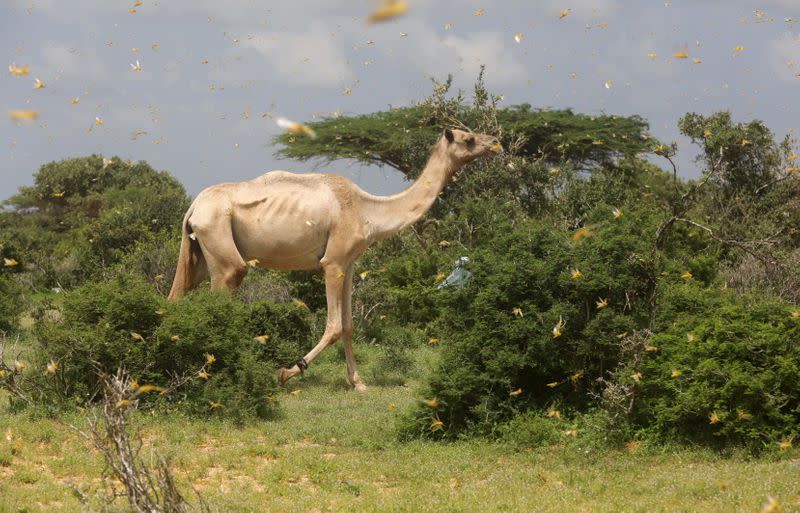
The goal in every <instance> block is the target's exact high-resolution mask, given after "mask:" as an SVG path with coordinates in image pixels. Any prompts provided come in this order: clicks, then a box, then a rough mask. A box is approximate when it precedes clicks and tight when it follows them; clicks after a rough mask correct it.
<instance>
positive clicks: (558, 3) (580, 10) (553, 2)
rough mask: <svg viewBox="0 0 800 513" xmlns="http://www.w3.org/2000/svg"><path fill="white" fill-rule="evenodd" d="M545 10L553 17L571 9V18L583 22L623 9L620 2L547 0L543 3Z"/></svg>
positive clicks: (616, 0) (613, 0) (610, 0)
mask: <svg viewBox="0 0 800 513" xmlns="http://www.w3.org/2000/svg"><path fill="white" fill-rule="evenodd" d="M543 3H544V5H545V9H546V11H547V12H548V13H552V15H553V16H558V15H559V13H561V11H563V10H564V9H567V8H569V9H571V11H570V14H569V15H570V17H575V18H579V19H581V20H590V19H592V20H594V19H597V17H598V16H608V15H611V14H614V13H615V12H616V11H618V10H620V9H622V2H621V1H620V0H547V1H545V2H543Z"/></svg>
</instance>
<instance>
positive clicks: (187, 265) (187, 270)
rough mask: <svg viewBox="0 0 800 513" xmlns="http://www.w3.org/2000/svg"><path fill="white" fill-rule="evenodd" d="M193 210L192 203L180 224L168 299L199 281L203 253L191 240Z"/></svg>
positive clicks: (177, 297) (195, 242)
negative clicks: (179, 245) (178, 246)
mask: <svg viewBox="0 0 800 513" xmlns="http://www.w3.org/2000/svg"><path fill="white" fill-rule="evenodd" d="M193 211H194V204H192V206H191V207H189V210H188V211H187V212H186V215H185V216H184V217H183V224H182V225H181V249H180V250H179V251H178V266H177V268H176V269H175V278H174V279H173V280H172V289H170V291H169V299H170V300H173V301H174V300H177V299H179V298H180V297H181V296H182V295H183V294H184V292H187V291H189V290H191V289H193V288H194V287H195V285H196V284H197V282H198V281H200V278H201V274H202V270H201V269H199V267H200V266H202V265H204V264H205V261H204V258H203V253H202V252H201V251H200V244H198V243H197V241H196V240H193V239H192V237H190V235H191V226H190V225H189V218H190V217H191V215H192V212H193Z"/></svg>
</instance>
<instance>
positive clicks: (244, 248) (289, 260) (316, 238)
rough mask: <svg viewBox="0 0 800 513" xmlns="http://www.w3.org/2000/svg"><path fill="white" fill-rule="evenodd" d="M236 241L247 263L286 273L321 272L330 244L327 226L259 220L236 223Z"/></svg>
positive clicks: (293, 220)
mask: <svg viewBox="0 0 800 513" xmlns="http://www.w3.org/2000/svg"><path fill="white" fill-rule="evenodd" d="M233 238H234V241H235V243H236V247H237V249H238V250H239V254H240V255H242V258H244V260H245V261H249V260H253V259H257V260H258V264H257V265H258V266H259V267H267V268H270V269H283V270H292V269H296V270H310V269H318V268H319V261H320V259H321V258H322V256H323V255H324V254H325V247H326V246H327V243H328V230H327V227H323V226H320V224H319V223H318V222H314V221H313V220H310V219H308V220H302V219H292V220H287V219H283V220H282V222H281V223H279V224H278V223H276V222H275V220H269V219H256V220H248V221H247V222H238V221H237V220H236V219H234V222H233Z"/></svg>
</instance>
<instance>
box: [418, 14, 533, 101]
mask: <svg viewBox="0 0 800 513" xmlns="http://www.w3.org/2000/svg"><path fill="white" fill-rule="evenodd" d="M412 44H414V45H415V47H414V48H412V49H411V51H409V52H408V59H409V65H410V66H413V67H415V68H417V69H420V70H421V71H422V72H423V73H424V74H426V75H428V76H433V77H442V76H444V75H446V74H447V73H451V72H453V71H455V70H458V71H459V74H461V75H464V76H465V77H466V79H467V80H468V81H469V83H470V84H471V83H472V81H474V79H475V77H476V76H477V75H478V71H479V70H480V67H481V65H486V69H487V73H486V78H487V83H488V85H489V86H490V87H502V86H509V85H513V84H517V83H519V82H520V81H522V80H525V79H527V78H528V71H527V69H526V67H525V65H524V64H523V63H522V61H520V60H519V59H518V58H517V57H516V56H515V54H514V52H513V51H512V48H511V47H510V46H509V45H511V44H513V40H512V39H511V38H510V36H508V35H507V34H506V35H504V34H501V33H499V32H474V33H471V34H469V35H467V36H463V37H462V36H458V35H454V34H449V35H447V36H445V37H443V38H440V37H439V36H438V35H437V34H436V32H435V31H434V30H433V29H431V28H430V27H427V28H424V29H423V28H422V27H417V30H416V31H415V32H414V38H413V41H412Z"/></svg>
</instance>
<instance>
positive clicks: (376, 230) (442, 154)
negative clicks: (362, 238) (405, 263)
mask: <svg viewBox="0 0 800 513" xmlns="http://www.w3.org/2000/svg"><path fill="white" fill-rule="evenodd" d="M445 144H446V143H445V142H444V140H440V141H439V142H438V143H437V144H436V146H435V147H434V149H433V152H432V153H431V156H430V157H429V158H428V162H427V164H425V168H424V169H423V170H422V173H421V174H420V176H419V178H417V180H416V181H415V182H414V183H413V184H411V186H410V187H409V188H408V189H406V190H404V191H403V192H400V193H398V194H394V195H392V196H372V197H371V198H370V200H369V201H367V202H366V203H365V205H364V207H365V208H364V217H365V218H366V219H365V221H367V224H368V232H369V234H370V238H371V239H372V240H378V239H383V238H385V237H388V236H390V235H393V234H395V233H397V232H399V231H400V230H402V229H403V228H405V227H407V226H409V225H411V224H413V223H415V222H416V221H417V220H419V219H420V218H421V217H422V216H423V215H425V212H427V211H428V209H430V208H431V205H433V202H434V201H436V198H437V197H438V196H439V193H440V192H442V189H444V187H445V185H447V182H448V181H449V180H450V177H452V176H453V174H454V173H455V172H456V171H457V170H458V168H459V167H460V166H457V165H456V164H455V163H454V162H453V161H452V159H451V158H450V157H449V155H448V154H447V152H446V150H445Z"/></svg>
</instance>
